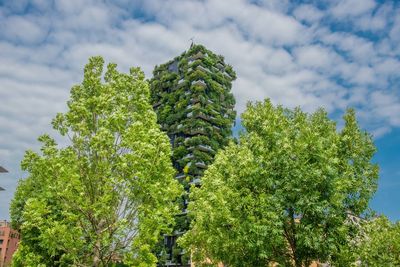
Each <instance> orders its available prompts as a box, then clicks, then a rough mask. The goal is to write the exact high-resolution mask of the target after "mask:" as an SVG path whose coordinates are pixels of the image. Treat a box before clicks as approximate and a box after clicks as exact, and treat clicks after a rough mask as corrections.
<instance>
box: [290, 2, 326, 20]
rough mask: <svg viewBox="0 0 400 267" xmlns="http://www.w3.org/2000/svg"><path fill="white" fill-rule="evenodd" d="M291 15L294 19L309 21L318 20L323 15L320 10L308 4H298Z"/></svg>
mask: <svg viewBox="0 0 400 267" xmlns="http://www.w3.org/2000/svg"><path fill="white" fill-rule="evenodd" d="M293 15H294V16H295V18H296V19H298V20H300V21H306V22H309V23H315V22H318V21H319V20H320V19H322V18H323V17H324V13H323V12H322V11H321V10H319V9H318V8H317V7H314V6H313V5H310V4H305V5H300V6H299V7H297V8H296V9H295V10H294V11H293Z"/></svg>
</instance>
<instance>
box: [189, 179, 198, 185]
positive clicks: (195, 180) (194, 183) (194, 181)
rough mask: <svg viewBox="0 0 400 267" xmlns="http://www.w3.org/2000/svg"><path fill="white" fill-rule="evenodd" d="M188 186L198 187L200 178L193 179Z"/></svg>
mask: <svg viewBox="0 0 400 267" xmlns="http://www.w3.org/2000/svg"><path fill="white" fill-rule="evenodd" d="M189 184H193V185H200V184H201V179H200V178H194V179H193V180H192V181H190V183H189Z"/></svg>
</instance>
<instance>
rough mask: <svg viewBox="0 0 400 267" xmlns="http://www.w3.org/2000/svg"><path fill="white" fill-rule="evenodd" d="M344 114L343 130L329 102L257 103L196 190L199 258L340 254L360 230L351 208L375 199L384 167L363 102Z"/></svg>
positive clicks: (295, 261) (190, 237) (262, 262)
mask: <svg viewBox="0 0 400 267" xmlns="http://www.w3.org/2000/svg"><path fill="white" fill-rule="evenodd" d="M344 121H345V125H344V128H343V129H342V130H341V131H340V132H338V131H337V129H336V125H335V123H334V122H333V121H332V120H330V119H329V118H328V117H327V114H326V112H325V111H323V110H318V111H316V112H315V113H313V114H311V115H308V114H306V113H304V112H302V111H301V110H300V109H299V108H296V109H294V110H288V109H284V108H282V107H281V106H278V107H274V106H273V105H272V104H271V103H270V101H269V100H266V101H265V102H264V103H260V102H258V103H255V104H249V105H248V108H247V110H246V111H245V112H244V113H243V115H242V123H243V126H244V128H245V129H246V132H245V133H244V134H243V135H242V136H241V137H240V141H239V144H234V143H230V144H229V145H228V146H227V147H226V148H225V149H224V150H222V151H220V152H219V153H218V154H217V156H216V159H215V162H214V163H213V164H212V165H211V166H210V167H209V168H208V170H207V171H206V173H205V175H204V177H203V179H202V187H201V188H195V189H193V190H192V193H191V194H190V197H191V200H192V202H191V203H190V204H189V212H190V214H191V217H192V218H193V221H192V225H191V229H190V230H189V231H188V232H187V233H186V234H185V235H184V237H183V239H182V240H181V243H182V244H183V245H184V246H186V247H187V248H188V249H191V251H192V253H193V257H194V260H195V261H196V262H197V264H203V265H212V266H214V265H216V263H218V262H224V263H226V264H228V265H229V266H240V267H246V266H249V267H250V266H251V267H255V266H267V265H268V264H271V263H279V264H282V265H283V266H308V265H309V264H310V263H311V262H312V261H319V262H326V261H330V260H331V259H332V258H334V257H335V255H337V254H338V253H339V252H340V249H341V247H342V246H343V244H346V243H347V242H349V239H348V236H349V235H350V234H351V233H352V232H354V231H357V227H354V225H352V224H350V223H348V218H349V215H350V214H351V215H354V216H359V215H360V214H362V213H363V212H364V211H365V210H366V209H367V207H368V201H369V200H370V198H371V196H372V194H373V193H374V192H375V190H376V186H377V177H378V167H377V166H376V165H374V164H372V163H371V158H372V156H373V154H374V152H375V147H374V145H373V143H372V140H371V137H370V135H369V134H368V133H366V132H363V131H361V130H360V129H359V127H358V125H357V122H356V118H355V113H354V111H353V110H348V111H347V113H346V114H345V115H344ZM205 259H209V261H205ZM206 262H207V264H206Z"/></svg>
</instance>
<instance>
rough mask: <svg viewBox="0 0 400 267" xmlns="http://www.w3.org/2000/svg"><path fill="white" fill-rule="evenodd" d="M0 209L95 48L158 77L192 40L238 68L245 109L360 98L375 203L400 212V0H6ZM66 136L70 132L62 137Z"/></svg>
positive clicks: (1, 37) (341, 104) (1, 40)
mask: <svg viewBox="0 0 400 267" xmlns="http://www.w3.org/2000/svg"><path fill="white" fill-rule="evenodd" d="M0 3H1V4H0V29H1V31H0V99H1V105H0V125H1V126H0V165H2V166H4V167H6V168H7V169H8V170H9V171H10V172H9V173H8V174H1V175H0V186H2V187H4V188H6V189H7V191H4V192H0V219H3V218H9V215H8V205H9V201H10V199H11V197H12V194H13V192H14V190H15V187H16V184H17V181H18V179H19V178H21V177H24V176H26V174H24V173H22V172H21V171H20V169H19V162H20V161H21V159H22V157H23V154H24V151H25V150H27V149H34V150H37V149H38V142H37V141H36V139H37V137H38V136H39V135H40V134H43V133H46V132H48V133H50V134H52V135H55V133H54V132H53V131H52V130H51V127H50V121H51V119H52V118H53V116H54V115H55V114H56V113H57V112H60V111H65V108H66V107H65V102H66V101H67V99H68V97H69V90H70V88H71V86H72V85H73V84H76V83H79V82H80V81H81V79H82V69H83V66H84V64H85V63H86V62H87V59H88V57H90V56H92V55H102V56H103V57H104V58H105V59H106V61H107V62H109V61H112V62H115V63H117V64H118V65H119V69H120V70H122V71H127V70H128V69H129V67H131V66H140V67H142V69H143V70H144V71H145V73H146V75H147V77H151V71H152V69H153V67H154V66H155V65H156V64H160V63H164V62H165V61H167V60H169V59H171V58H172V57H174V56H176V55H178V54H180V53H181V52H183V51H184V50H186V49H187V48H188V47H189V45H190V41H189V39H190V38H192V37H194V40H195V42H196V43H200V44H204V45H205V46H207V47H208V48H209V49H211V50H213V51H214V52H216V53H218V54H222V55H224V56H225V59H226V62H227V63H229V64H231V65H232V66H233V67H234V69H235V70H236V72H237V75H238V79H237V80H236V81H235V83H234V85H233V93H234V95H235V96H236V99H237V106H236V108H237V110H238V111H239V113H240V112H242V111H243V110H244V107H245V104H246V102H247V101H249V100H261V99H264V98H266V97H269V98H271V99H272V101H273V102H274V103H279V104H283V105H285V106H287V107H295V106H301V107H302V108H304V109H305V110H307V111H313V110H315V109H316V108H317V107H320V106H322V107H324V108H325V109H326V110H327V111H328V112H329V114H330V116H331V117H332V118H333V119H335V120H337V121H338V125H339V127H340V125H341V123H342V122H341V121H340V117H341V115H342V114H343V111H344V110H345V109H346V108H347V107H355V108H356V109H357V115H358V118H359V122H360V124H361V126H362V127H363V128H364V129H366V130H368V131H370V132H371V133H373V134H374V137H375V142H376V144H377V147H378V153H377V155H376V157H375V159H374V160H375V161H376V162H377V163H379V164H380V166H381V178H380V182H379V186H380V187H379V190H378V192H377V194H376V196H375V198H374V200H373V201H372V204H371V206H372V207H373V208H374V209H376V210H377V211H378V212H379V213H385V214H387V215H388V216H389V217H390V218H391V219H393V220H397V219H400V209H399V208H398V205H397V203H400V194H398V192H399V190H400V167H399V166H400V165H398V162H399V161H400V152H399V151H400V91H399V86H400V71H399V70H400V4H399V3H398V2H397V3H396V1H374V0H340V1H330V0H329V1H328V0H326V1H312V0H309V1H286V0H265V1H263V0H260V1H256V0H253V1H246V0H187V1H184V0H142V1H140V0H138V1H129V0H118V1H115V0H114V1H112V0H104V1H90V0H86V1H81V0H32V1H25V0H18V1H13V0H9V1H7V0H6V1H5V2H4V1H0ZM61 142H62V141H61Z"/></svg>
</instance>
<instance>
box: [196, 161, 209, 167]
mask: <svg viewBox="0 0 400 267" xmlns="http://www.w3.org/2000/svg"><path fill="white" fill-rule="evenodd" d="M194 165H195V166H196V167H198V168H202V169H206V168H207V165H206V164H205V163H204V162H202V161H199V162H196V163H195V164H194Z"/></svg>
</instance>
